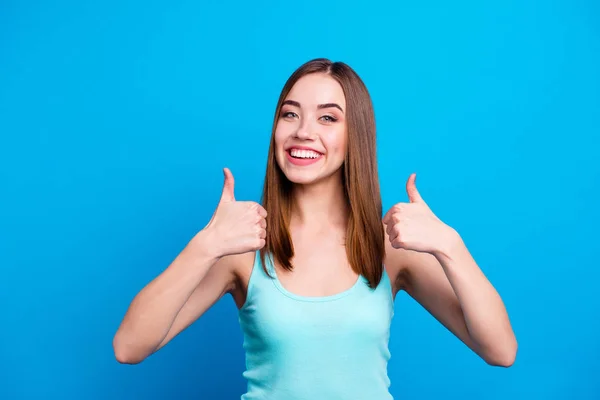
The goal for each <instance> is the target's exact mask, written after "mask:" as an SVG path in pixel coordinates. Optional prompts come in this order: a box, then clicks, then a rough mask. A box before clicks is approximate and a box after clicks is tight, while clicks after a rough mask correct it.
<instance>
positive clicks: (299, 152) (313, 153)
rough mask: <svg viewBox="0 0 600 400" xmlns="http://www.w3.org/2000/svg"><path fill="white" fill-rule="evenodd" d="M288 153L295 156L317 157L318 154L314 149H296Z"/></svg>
mask: <svg viewBox="0 0 600 400" xmlns="http://www.w3.org/2000/svg"><path fill="white" fill-rule="evenodd" d="M290 154H291V155H292V157H295V158H318V157H319V156H320V154H319V153H317V152H316V151H312V150H298V149H292V150H290Z"/></svg>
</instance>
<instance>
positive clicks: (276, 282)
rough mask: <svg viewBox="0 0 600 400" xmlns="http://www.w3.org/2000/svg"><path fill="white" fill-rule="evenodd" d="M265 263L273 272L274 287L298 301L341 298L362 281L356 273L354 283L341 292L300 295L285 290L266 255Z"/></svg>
mask: <svg viewBox="0 0 600 400" xmlns="http://www.w3.org/2000/svg"><path fill="white" fill-rule="evenodd" d="M267 263H268V264H269V267H270V268H269V269H270V270H271V271H272V272H273V275H274V277H273V284H274V285H275V287H276V288H277V289H278V290H279V291H280V292H281V293H282V294H283V295H285V296H287V297H289V298H291V299H294V300H298V301H305V302H312V303H314V302H325V301H333V300H338V299H341V298H343V297H346V296H348V295H349V294H350V293H352V292H353V291H354V290H356V288H358V286H359V285H360V284H361V283H362V282H364V278H363V276H362V275H358V277H357V278H356V282H354V284H353V285H352V286H350V287H349V288H348V289H344V290H343V291H341V292H338V293H334V294H330V295H328V296H305V295H300V294H296V293H293V292H290V291H289V290H287V289H286V288H285V287H284V286H283V284H282V283H281V281H280V280H279V276H278V275H277V270H276V268H275V265H273V262H272V261H271V259H270V257H267Z"/></svg>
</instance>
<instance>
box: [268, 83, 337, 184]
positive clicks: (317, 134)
mask: <svg viewBox="0 0 600 400" xmlns="http://www.w3.org/2000/svg"><path fill="white" fill-rule="evenodd" d="M345 111H346V99H345V96H344V92H343V90H342V87H341V86H340V84H339V83H338V82H337V81H336V80H335V79H333V78H332V77H330V76H329V75H326V74H309V75H305V76H304V77H302V78H300V79H299V80H298V81H297V82H296V83H295V84H294V86H293V87H292V90H291V91H290V93H289V94H288V96H287V97H286V99H285V101H284V102H283V106H282V108H281V112H280V114H279V119H278V121H277V125H276V128H275V157H276V159H277V163H278V164H279V167H280V168H281V170H282V171H283V173H284V174H285V176H286V177H287V178H288V179H289V180H290V181H291V182H293V183H298V184H309V183H315V182H317V181H320V180H322V179H323V178H327V177H330V176H331V175H333V174H334V173H336V172H337V171H338V170H339V169H340V167H341V166H342V164H343V162H344V158H345V155H346V149H347V140H348V138H347V130H346V119H345V114H344V113H345Z"/></svg>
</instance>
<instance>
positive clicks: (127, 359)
mask: <svg viewBox="0 0 600 400" xmlns="http://www.w3.org/2000/svg"><path fill="white" fill-rule="evenodd" d="M113 351H114V354H115V358H116V360H117V361H118V362H119V363H120V364H131V365H133V364H139V363H141V362H142V361H144V359H145V357H144V356H142V355H140V354H139V353H137V352H136V351H134V349H133V348H132V346H131V345H127V343H126V342H125V341H123V340H122V338H120V337H119V335H118V334H117V335H115V337H114V339H113Z"/></svg>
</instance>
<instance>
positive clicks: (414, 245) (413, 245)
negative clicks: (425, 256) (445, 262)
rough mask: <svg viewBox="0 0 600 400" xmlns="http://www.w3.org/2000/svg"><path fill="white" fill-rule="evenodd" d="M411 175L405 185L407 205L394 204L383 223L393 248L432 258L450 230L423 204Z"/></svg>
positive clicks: (414, 175) (414, 178) (414, 179)
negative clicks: (427, 254) (419, 253)
mask: <svg viewBox="0 0 600 400" xmlns="http://www.w3.org/2000/svg"><path fill="white" fill-rule="evenodd" d="M416 179H417V176H416V174H411V175H410V177H409V178H408V181H407V182H406V192H407V193H408V199H409V201H410V203H398V204H395V205H394V206H393V207H392V208H391V209H390V210H389V211H388V212H387V213H386V214H385V216H384V218H383V223H384V224H385V225H386V227H387V228H386V232H387V234H388V235H389V240H390V242H391V244H392V247H393V248H395V249H400V248H402V249H405V250H414V251H419V252H424V253H431V254H435V253H436V252H438V251H441V249H442V248H443V247H444V245H445V242H446V241H447V239H448V237H449V233H450V232H451V228H450V227H449V226H447V225H446V224H444V223H443V222H442V221H440V219H439V218H438V217H436V216H435V214H434V213H433V212H432V211H431V209H430V208H429V206H428V205H427V203H425V201H424V200H423V198H422V197H421V195H420V194H419V191H418V190H417V186H416V184H415V181H416Z"/></svg>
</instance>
